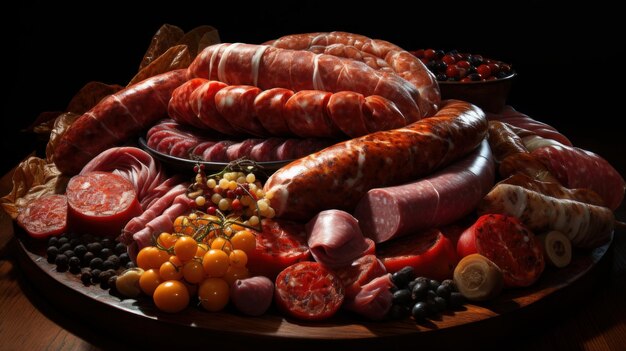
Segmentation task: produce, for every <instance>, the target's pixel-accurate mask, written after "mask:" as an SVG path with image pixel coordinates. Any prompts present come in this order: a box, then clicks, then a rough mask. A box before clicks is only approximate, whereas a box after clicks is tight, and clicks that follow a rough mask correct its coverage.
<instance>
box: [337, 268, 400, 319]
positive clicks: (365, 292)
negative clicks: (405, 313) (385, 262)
mask: <svg viewBox="0 0 626 351" xmlns="http://www.w3.org/2000/svg"><path fill="white" fill-rule="evenodd" d="M392 286H393V283H392V282H391V275H390V274H385V275H383V276H380V277H378V278H375V279H374V280H372V281H370V282H369V283H367V284H365V285H364V286H362V287H361V289H360V290H359V292H358V293H357V295H356V296H355V297H354V298H353V299H349V300H348V299H346V300H344V303H343V308H345V309H347V310H349V311H352V312H355V313H358V314H360V315H361V316H364V317H366V318H369V319H372V320H381V319H383V318H385V317H386V316H387V313H389V310H390V309H391V305H392V300H393V295H392V293H391V290H390V288H391V287H392Z"/></svg>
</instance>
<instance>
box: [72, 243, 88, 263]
mask: <svg viewBox="0 0 626 351" xmlns="http://www.w3.org/2000/svg"><path fill="white" fill-rule="evenodd" d="M86 253H87V246H85V245H83V244H80V245H76V247H75V248H74V254H75V255H76V257H78V258H80V259H81V260H82V259H83V257H84V256H85V254H86Z"/></svg>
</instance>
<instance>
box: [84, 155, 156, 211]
mask: <svg viewBox="0 0 626 351" xmlns="http://www.w3.org/2000/svg"><path fill="white" fill-rule="evenodd" d="M93 171H102V172H111V173H114V174H117V175H120V176H122V177H124V178H126V179H128V180H129V181H130V182H131V183H132V184H133V186H134V187H135V191H136V192H137V198H138V200H139V202H140V203H141V208H142V209H143V210H146V208H147V204H148V203H149V202H150V199H151V197H152V196H153V194H152V192H153V191H154V189H155V188H156V187H158V186H159V185H161V184H162V183H163V182H164V181H165V180H166V179H167V178H166V176H165V173H164V172H163V171H162V170H161V165H160V164H159V163H157V162H156V161H155V160H154V159H153V158H152V156H150V154H148V153H147V152H145V151H143V150H141V149H138V148H136V147H114V148H110V149H108V150H106V151H103V152H102V153H101V154H99V155H98V156H96V157H95V158H94V159H92V160H91V161H90V162H89V163H87V164H86V165H85V167H83V169H82V170H81V173H80V174H85V173H87V172H93Z"/></svg>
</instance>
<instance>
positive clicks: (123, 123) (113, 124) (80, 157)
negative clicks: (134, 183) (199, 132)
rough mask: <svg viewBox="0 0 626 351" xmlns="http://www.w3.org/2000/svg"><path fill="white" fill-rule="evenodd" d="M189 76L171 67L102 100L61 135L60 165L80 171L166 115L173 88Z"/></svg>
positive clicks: (56, 155) (64, 169) (63, 169)
mask: <svg viewBox="0 0 626 351" xmlns="http://www.w3.org/2000/svg"><path fill="white" fill-rule="evenodd" d="M186 80H187V77H186V75H185V70H176V71H170V72H167V73H163V74H160V75H157V76H154V77H151V78H148V79H146V80H144V81H141V82H139V83H137V84H134V85H132V86H130V87H128V88H126V89H124V90H121V91H119V92H117V93H115V94H113V95H110V96H109V97H107V98H105V99H103V100H102V101H100V102H99V103H98V104H97V105H96V106H95V107H94V108H92V109H91V110H89V111H87V112H86V113H85V114H84V115H82V116H80V117H79V118H78V119H77V120H76V121H75V122H74V123H73V124H72V126H71V127H70V128H69V129H68V130H67V131H66V132H65V134H63V136H61V139H60V140H59V144H58V145H57V147H56V149H55V151H54V163H55V164H56V166H57V168H58V169H59V170H60V171H61V172H63V173H65V174H77V173H78V172H80V170H81V168H82V167H83V166H84V165H85V164H87V162H89V160H91V159H92V158H94V157H96V156H97V155H98V154H100V153H101V152H102V151H104V150H106V149H108V148H110V147H112V146H115V145H117V144H119V143H122V142H124V141H126V140H128V138H129V137H131V136H132V135H134V134H136V133H138V132H139V131H141V130H143V129H145V128H147V127H149V126H151V125H152V124H154V123H155V122H156V121H158V120H159V119H161V118H163V117H165V116H166V115H167V105H168V102H169V99H170V96H171V95H172V91H173V90H174V89H176V88H177V87H178V86H179V85H181V84H182V83H183V82H185V81H186Z"/></svg>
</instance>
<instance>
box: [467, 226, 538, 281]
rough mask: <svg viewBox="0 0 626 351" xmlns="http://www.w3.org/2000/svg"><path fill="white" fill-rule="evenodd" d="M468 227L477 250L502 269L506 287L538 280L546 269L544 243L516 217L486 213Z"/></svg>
mask: <svg viewBox="0 0 626 351" xmlns="http://www.w3.org/2000/svg"><path fill="white" fill-rule="evenodd" d="M468 230H469V231H472V232H473V236H474V237H475V238H476V239H475V240H476V242H475V245H476V250H477V252H478V253H479V254H481V255H483V256H485V257H487V258H488V259H490V260H491V261H493V262H494V263H495V264H496V265H498V267H500V269H501V270H502V273H503V274H504V286H505V287H525V286H529V285H531V284H533V283H534V282H535V281H536V280H537V279H539V276H540V275H541V273H542V272H543V269H544V268H545V260H544V257H543V251H542V249H541V244H540V243H539V241H538V240H537V238H536V237H535V235H533V233H532V232H531V231H530V230H528V228H526V227H525V226H524V225H523V224H522V223H521V222H520V221H519V220H518V219H517V218H515V217H511V216H505V215H500V214H486V215H483V216H481V217H480V218H478V220H477V221H476V223H475V224H474V225H473V226H472V227H470V228H469V229H468ZM464 235H465V234H464Z"/></svg>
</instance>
